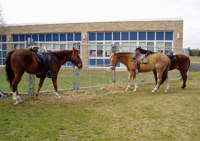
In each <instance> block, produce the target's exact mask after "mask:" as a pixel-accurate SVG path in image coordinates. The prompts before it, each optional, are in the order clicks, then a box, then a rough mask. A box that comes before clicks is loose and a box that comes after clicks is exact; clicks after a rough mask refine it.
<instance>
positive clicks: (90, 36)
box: [89, 33, 96, 41]
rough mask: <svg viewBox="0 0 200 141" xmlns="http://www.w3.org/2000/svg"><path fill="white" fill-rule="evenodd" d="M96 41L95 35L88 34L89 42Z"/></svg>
mask: <svg viewBox="0 0 200 141" xmlns="http://www.w3.org/2000/svg"><path fill="white" fill-rule="evenodd" d="M95 40H96V34H95V33H89V41H95Z"/></svg>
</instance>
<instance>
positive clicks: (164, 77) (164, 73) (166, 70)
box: [160, 60, 170, 84]
mask: <svg viewBox="0 0 200 141" xmlns="http://www.w3.org/2000/svg"><path fill="white" fill-rule="evenodd" d="M169 67H170V60H169V63H168V66H167V67H166V69H165V70H164V72H163V75H162V82H161V83H160V84H162V83H164V82H165V80H166V78H167V74H168V70H169Z"/></svg>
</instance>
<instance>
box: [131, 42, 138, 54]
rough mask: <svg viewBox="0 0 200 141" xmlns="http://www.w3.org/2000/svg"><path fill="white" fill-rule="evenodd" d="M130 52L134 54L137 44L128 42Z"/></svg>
mask: <svg viewBox="0 0 200 141" xmlns="http://www.w3.org/2000/svg"><path fill="white" fill-rule="evenodd" d="M130 45H131V47H130V52H135V49H136V46H137V43H136V42H130Z"/></svg>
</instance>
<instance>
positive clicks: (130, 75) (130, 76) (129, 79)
mask: <svg viewBox="0 0 200 141" xmlns="http://www.w3.org/2000/svg"><path fill="white" fill-rule="evenodd" d="M131 78H132V74H131V71H129V76H128V86H127V88H126V91H128V89H129V88H130V81H131Z"/></svg>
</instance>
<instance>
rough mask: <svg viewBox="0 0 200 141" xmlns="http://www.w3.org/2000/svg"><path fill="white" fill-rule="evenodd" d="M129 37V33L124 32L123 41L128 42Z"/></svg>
mask: <svg viewBox="0 0 200 141" xmlns="http://www.w3.org/2000/svg"><path fill="white" fill-rule="evenodd" d="M128 35H129V33H128V32H122V40H128V39H129V38H128Z"/></svg>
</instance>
